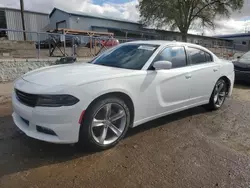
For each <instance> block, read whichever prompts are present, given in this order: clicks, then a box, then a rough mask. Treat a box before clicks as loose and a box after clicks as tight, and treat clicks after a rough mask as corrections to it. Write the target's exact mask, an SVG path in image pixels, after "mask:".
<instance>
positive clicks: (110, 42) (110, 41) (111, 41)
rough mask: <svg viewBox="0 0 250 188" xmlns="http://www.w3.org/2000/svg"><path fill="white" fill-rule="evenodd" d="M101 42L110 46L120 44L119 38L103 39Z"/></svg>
mask: <svg viewBox="0 0 250 188" xmlns="http://www.w3.org/2000/svg"><path fill="white" fill-rule="evenodd" d="M101 43H102V46H109V47H111V46H116V45H118V44H120V42H119V40H117V39H108V40H103V41H102V42H101Z"/></svg>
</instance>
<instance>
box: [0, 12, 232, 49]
mask: <svg viewBox="0 0 250 188" xmlns="http://www.w3.org/2000/svg"><path fill="white" fill-rule="evenodd" d="M24 21H25V28H26V31H32V32H42V31H48V30H55V29H58V28H68V29H76V30H92V31H98V32H111V33H114V35H115V37H117V38H119V39H126V40H127V39H133V40H134V39H162V40H177V41H180V40H181V35H180V33H179V32H172V31H165V30H155V29H147V28H145V27H143V25H142V24H140V23H138V22H133V21H128V20H125V19H118V18H112V17H105V16H98V15H94V14H89V13H83V12H76V11H67V10H62V9H58V8H54V9H53V10H52V11H51V13H50V14H46V13H40V12H33V11H27V10H26V11H25V12H24ZM21 23H22V22H21V13H20V10H17V9H11V8H0V28H4V29H12V30H22V24H21ZM6 34H7V36H8V39H9V40H23V34H22V33H21V32H12V31H8V32H7V33H6ZM26 37H27V39H28V40H32V41H37V40H38V37H37V34H36V33H26ZM42 38H43V37H41V36H40V40H41V39H42ZM187 38H188V42H192V43H196V44H201V45H203V46H208V47H211V46H215V45H218V46H232V40H230V39H227V38H215V37H206V36H199V35H188V37H187Z"/></svg>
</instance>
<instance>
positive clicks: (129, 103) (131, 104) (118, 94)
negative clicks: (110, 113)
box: [82, 91, 135, 127]
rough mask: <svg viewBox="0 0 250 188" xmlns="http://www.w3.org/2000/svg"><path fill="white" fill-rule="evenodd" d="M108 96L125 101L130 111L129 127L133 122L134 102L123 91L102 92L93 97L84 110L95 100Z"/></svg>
mask: <svg viewBox="0 0 250 188" xmlns="http://www.w3.org/2000/svg"><path fill="white" fill-rule="evenodd" d="M108 97H117V98H120V99H122V100H123V101H124V102H125V103H126V105H127V106H128V109H129V111H130V127H131V126H132V125H133V122H134V117H135V107H134V102H133V100H132V98H131V97H130V96H129V95H128V94H127V93H125V92H122V91H112V92H107V93H102V94H100V95H98V96H96V97H95V99H94V100H93V101H92V102H91V103H90V104H89V105H88V107H87V109H86V111H87V110H88V108H89V107H90V106H91V105H93V104H94V103H95V102H96V101H98V100H102V99H105V98H108ZM83 120H84V117H83V119H82V121H83Z"/></svg>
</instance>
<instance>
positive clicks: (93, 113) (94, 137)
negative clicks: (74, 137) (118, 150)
mask: <svg viewBox="0 0 250 188" xmlns="http://www.w3.org/2000/svg"><path fill="white" fill-rule="evenodd" d="M129 123H130V112H129V109H128V107H127V105H126V104H125V102H124V101H123V100H121V99H119V98H116V97H108V98H105V99H100V100H97V101H96V102H94V104H92V105H91V106H90V107H89V108H88V109H87V111H86V113H85V116H84V121H83V123H82V125H81V129H80V135H79V136H80V139H79V142H80V143H81V144H82V145H86V144H87V145H90V147H91V148H94V149H98V150H103V149H108V148H110V147H112V146H114V145H116V144H117V143H118V142H119V141H120V140H121V139H122V138H123V137H124V135H125V133H126V132H127V129H128V127H129Z"/></svg>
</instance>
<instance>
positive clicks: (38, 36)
mask: <svg viewBox="0 0 250 188" xmlns="http://www.w3.org/2000/svg"><path fill="white" fill-rule="evenodd" d="M37 40H38V59H40V48H41V47H40V34H39V33H37Z"/></svg>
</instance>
